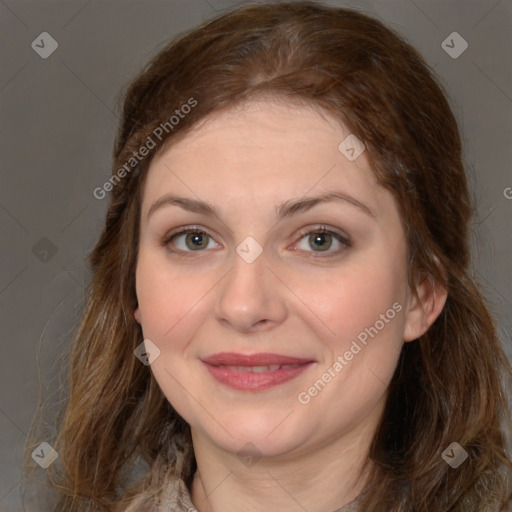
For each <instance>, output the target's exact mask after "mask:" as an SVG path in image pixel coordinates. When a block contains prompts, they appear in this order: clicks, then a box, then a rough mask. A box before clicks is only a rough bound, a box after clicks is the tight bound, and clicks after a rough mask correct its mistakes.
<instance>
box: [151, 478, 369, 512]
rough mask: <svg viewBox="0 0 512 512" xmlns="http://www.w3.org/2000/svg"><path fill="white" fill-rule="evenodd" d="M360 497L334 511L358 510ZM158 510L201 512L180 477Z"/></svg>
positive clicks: (166, 492)
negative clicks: (193, 502)
mask: <svg viewBox="0 0 512 512" xmlns="http://www.w3.org/2000/svg"><path fill="white" fill-rule="evenodd" d="M358 502H360V498H359V497H358V498H356V499H355V500H353V501H351V502H350V503H348V504H347V505H345V506H344V507H341V508H339V509H338V510H335V511H334V512H358V507H357V503H358ZM157 511H158V512H199V511H198V510H197V509H196V508H195V507H194V505H193V504H192V499H191V497H190V493H189V491H188V489H187V486H186V485H185V482H184V481H183V480H180V479H175V480H173V481H172V482H171V485H169V487H167V489H166V491H165V492H164V494H163V495H162V499H161V501H160V504H159V507H158V508H157Z"/></svg>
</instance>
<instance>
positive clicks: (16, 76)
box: [0, 0, 512, 512]
mask: <svg viewBox="0 0 512 512" xmlns="http://www.w3.org/2000/svg"><path fill="white" fill-rule="evenodd" d="M245 3H249V2H241V1H238V2H229V1H227V0H172V1H171V0H167V1H147V0H146V1H105V0H89V1H87V0H84V1H80V2H77V1H53V2H45V1H15V0H2V1H0V27H1V31H2V35H3V41H4V42H3V44H2V46H1V48H0V53H1V55H2V66H1V68H0V69H1V72H0V104H1V109H2V110H1V112H2V113H1V124H0V126H1V129H2V137H1V138H0V144H1V148H0V155H1V156H0V158H1V164H2V171H1V174H0V233H1V237H2V238H1V240H2V252H1V261H0V265H1V275H0V314H1V318H2V327H3V328H2V331H3V338H2V357H0V510H1V511H3V512H10V511H15V510H21V501H20V492H21V490H22V488H23V479H22V475H21V471H20V463H21V459H22V452H23V444H24V442H25V439H26V433H27V431H28V429H29V427H30V422H31V419H32V415H33V412H34V409H35V406H36V403H37V398H38V393H39V392H40V391H41V392H43V394H44V396H45V397H46V398H48V397H50V398H51V396H52V395H51V393H52V392H53V390H54V389H55V388H56V386H57V385H58V375H59V371H61V366H62V365H61V363H60V361H59V358H61V357H63V356H65V355H66V351H67V350H68V347H69V341H70V338H71V335H72V330H73V328H74V325H75V324H76V322H77V321H78V319H79V317H80V313H81V311H82V306H83V286H84V283H87V280H88V279H89V273H88V271H87V269H86V268H85V264H84V255H85V254H86V253H87V252H88V251H90V250H91V248H92V246H93V244H94V242H95V240H96V239H97V237H98V236H99V233H100V230H101V227H102V224H103V221H104V215H105V211H106V206H107V199H103V200H98V199H95V198H94V197H93V194H92V192H93V189H94V188H95V187H98V186H101V185H102V184H103V183H104V182H105V180H106V179H107V178H108V176H109V173H110V155H111V151H112V150H111V148H112V144H113V140H114V132H115V127H116V123H117V114H116V110H115V105H116V101H117V99H118V98H119V94H120V91H121V89H122V88H124V87H125V85H126V84H127V83H128V82H129V80H130V79H131V78H133V76H134V74H135V73H136V72H137V71H138V70H139V69H140V68H141V66H142V65H143V64H144V63H145V62H146V61H147V60H148V59H149V57H150V56H151V55H153V54H154V52H155V51H157V50H158V48H160V47H161V46H162V45H163V44H164V43H165V42H166V41H167V40H168V39H169V38H170V37H172V36H173V35H175V34H177V33H179V32H182V31H184V30H187V29H189V28H192V27H193V26H195V25H197V24H198V23H199V22H201V21H203V20H205V19H207V18H210V17H211V16H212V15H214V14H216V13H217V12H220V11H222V10H223V9H225V8H228V7H230V6H234V5H236V4H238V5H241V4H245ZM330 3H331V4H334V5H340V6H349V7H356V8H360V9H362V10H364V11H366V12H368V13H369V14H373V15H375V16H377V17H378V18H380V19H382V20H383V21H384V22H386V23H387V24H388V25H389V26H391V27H394V28H395V29H397V30H398V31H399V32H400V33H401V34H403V35H404V36H405V37H406V38H407V39H408V40H409V41H410V42H411V43H412V44H413V45H414V46H415V47H416V48H417V49H418V50H419V51H420V52H421V53H422V54H423V55H424V57H425V58H426V60H427V61H428V62H429V63H430V64H431V65H432V66H433V67H434V68H435V70H436V72H437V73H438V75H439V76H440V77H441V80H442V83H443V84H444V85H445V87H446V88H447V90H448V93H449V99H450V101H451V104H452V106H453V108H454V111H455V113H456V115H457V117H458V119H459V121H460V124H461V128H462V130H463V135H464V142H465V159H466V162H467V167H468V173H469V177H470V182H471V188H472V191H473V193H474V195H475V198H476V200H477V202H478V214H477V217H476V218H475V235H476V236H475V240H479V241H478V242H474V249H475V253H474V254H475V267H476V271H477V273H478V274H479V276H480V278H481V279H482V281H483V283H484V284H485V285H486V288H487V293H488V296H489V298H490V300H491V302H492V310H493V312H494V313H495V315H496V317H497V318H498V321H499V328H500V334H501V337H502V340H503V342H504V344H505V345H506V346H507V350H508V351H509V353H510V352H511V341H510V340H511V338H510V332H511V320H510V317H511V312H512V304H511V303H512V292H511V290H512V286H511V285H512V273H511V271H510V253H511V245H512V237H511V234H510V218H511V212H512V199H507V198H506V197H505V194H504V191H506V189H507V187H512V173H511V172H510V162H511V161H512V158H511V157H512V154H511V153H512V144H511V143H512V140H511V133H512V86H511V81H512V80H511V79H512V69H511V67H512V66H511V59H510V54H511V50H512V30H511V29H512V3H511V1H510V0H500V1H497V0H490V1H482V0H481V1H465V0H464V1H462V0H461V1H450V0H445V1H420V0H415V1H413V0H400V1H383V0H376V1H372V2H370V1H356V0H353V1H350V2H343V1H338V2H334V1H331V2H330ZM454 31H456V32H458V33H459V34H460V35H461V36H462V37H463V38H464V39H465V40H466V41H467V42H468V44H469V47H468V49H467V50H466V51H465V52H464V53H463V54H462V55H461V56H460V57H458V58H456V59H454V58H452V57H450V56H449V55H448V54H447V53H446V52H445V51H444V50H443V48H442V47H441V43H442V42H443V41H444V40H445V39H446V38H447V36H448V35H449V34H451V33H452V32H454ZM42 32H49V33H50V34H51V36H52V37H53V38H54V39H55V40H56V41H57V42H58V44H59V46H58V49H57V50H56V51H55V53H53V54H52V55H51V56H50V57H48V58H47V59H42V58H41V57H40V56H39V55H38V54H37V53H36V52H35V51H34V50H33V49H32V47H31V43H32V41H34V40H35V39H36V38H37V37H38V36H39V34H41V33H42ZM510 192H511V193H510V194H509V197H512V191H510ZM48 240H49V241H50V242H48ZM53 246H54V247H53ZM55 249H56V252H55V254H53V252H54V251H55ZM45 251H46V252H45ZM40 380H41V389H40ZM52 419H53V418H52V413H51V412H50V413H49V415H48V416H47V417H46V421H47V422H48V424H49V425H51V423H52ZM48 432H50V431H48ZM44 440H45V439H44V438H42V439H41V441H44ZM37 471H39V472H41V474H42V472H44V470H43V469H40V468H39V467H37ZM37 471H36V473H37ZM27 509H28V507H27ZM32 510H37V508H36V507H34V508H33V509H32Z"/></svg>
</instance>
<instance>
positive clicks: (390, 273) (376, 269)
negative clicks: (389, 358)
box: [300, 263, 406, 349]
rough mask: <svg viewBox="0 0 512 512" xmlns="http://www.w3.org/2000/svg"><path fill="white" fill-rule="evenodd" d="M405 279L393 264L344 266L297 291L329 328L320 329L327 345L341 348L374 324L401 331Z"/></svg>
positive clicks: (385, 329) (378, 327) (385, 328)
mask: <svg viewBox="0 0 512 512" xmlns="http://www.w3.org/2000/svg"><path fill="white" fill-rule="evenodd" d="M405 279H406V276H405V274H404V272H403V271H402V270H400V268H398V266H397V265H395V264H392V263H390V264H389V265H385V264H384V265H378V264H368V265H358V267H357V268H356V267H355V266H354V267H353V268H351V267H349V266H347V267H346V268H344V269H342V270H340V271H339V272H338V273H336V275H330V276H328V277H326V278H325V280H322V281H321V282H318V281H315V282H314V283H309V284H305V285H304V287H303V288H302V290H301V291H300V293H301V294H302V296H307V297H309V298H310V300H309V301H308V302H309V304H310V307H311V309H312V310H313V311H314V312H315V313H317V315H318V317H319V318H320V319H321V320H322V321H323V323H324V325H325V326H326V328H327V327H328V331H327V329H324V330H323V332H327V334H328V335H327V338H326V339H327V340H329V344H330V345H331V346H333V348H334V347H337V348H339V349H341V348H343V347H344V346H346V345H347V343H348V344H349V345H350V342H351V340H352V339H354V338H355V337H357V336H358V334H360V333H361V332H364V330H365V329H366V328H370V327H372V326H374V325H375V324H376V323H377V329H378V330H382V331H383V332H384V331H386V332H388V333H390V332H391V331H392V332H394V333H395V334H399V333H400V332H401V329H403V311H404V310H405V307H404V300H405V289H406V287H405ZM395 303H398V305H395V308H393V304H395ZM397 310H401V311H397ZM381 315H384V319H383V320H381V318H382V317H381ZM383 322H384V324H383ZM363 337H364V336H363Z"/></svg>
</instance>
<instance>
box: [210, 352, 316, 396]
mask: <svg viewBox="0 0 512 512" xmlns="http://www.w3.org/2000/svg"><path fill="white" fill-rule="evenodd" d="M201 361H202V362H203V364H204V365H205V366H206V368H207V369H208V371H209V372H210V374H211V375H212V376H213V377H214V378H215V379H216V380H217V381H219V382H220V383H222V384H225V385H226V386H229V387H231V388H233V389H238V390H242V391H264V390H266V389H269V388H272V387H274V386H277V385H279V384H283V383H284V382H288V381H290V380H292V379H294V378H295V377H297V376H299V375H300V374H301V373H302V372H303V371H304V370H306V369H307V368H309V367H310V366H311V365H312V364H313V363H314V362H315V361H314V360H312V359H303V358H298V357H290V356H284V355H280V354H270V353H261V354H251V355H246V354H235V353H232V352H221V353H218V354H213V355H211V356H208V357H205V358H204V359H201Z"/></svg>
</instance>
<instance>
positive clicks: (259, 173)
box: [143, 99, 389, 214]
mask: <svg viewBox="0 0 512 512" xmlns="http://www.w3.org/2000/svg"><path fill="white" fill-rule="evenodd" d="M352 137H354V136H353V135H352V134H351V133H350V131H349V130H348V129H347V128H346V126H344V124H343V123H342V122H341V121H340V120H338V119H336V118H334V117H333V116H331V115H329V114H328V113H327V112H325V111H322V110H321V109H319V108H315V107H313V106H309V105H300V104H297V103H290V102H284V101H279V100H272V99H260V100H252V101H249V102H246V103H243V104H241V105H238V106H237V107H234V108H229V109H226V110H223V111H220V112H215V113H214V114H212V115H210V116H208V117H206V118H205V119H204V120H203V121H201V122H200V123H198V124H197V125H196V126H195V127H194V128H193V129H192V130H191V131H190V132H189V133H187V134H186V136H184V137H183V138H180V139H179V140H178V141H177V142H175V143H172V139H171V140H170V144H169V145H168V147H167V148H166V149H165V150H164V151H163V152H162V153H160V154H158V155H157V156H156V157H155V158H154V160H153V161H152V163H151V165H150V168H149V170H148V176H147V179H146V183H145V190H144V196H143V197H144V200H143V214H144V212H147V210H148V208H149V207H150V204H149V203H150V202H152V201H154V200H156V199H157V198H158V197H159V196H160V195H162V194H163V193H167V192H169V191H173V192H174V191H179V192H181V193H183V194H187V195H189V196H194V195H195V196H199V197H200V198H202V199H212V200H213V198H214V197H216V198H217V199H218V201H222V200H224V201H229V200H234V201H236V200H238V201H240V200H241V199H242V198H243V199H244V201H247V200H249V198H253V199H256V198H258V199H259V204H260V205H262V202H263V203H267V202H268V203H269V204H276V203H278V202H281V201H282V200H285V199H287V197H286V196H293V197H300V196H304V195H305V194H308V192H310V191H311V193H312V194H318V193H325V192H330V191H331V190H332V189H333V188H336V189H341V190H342V191H343V192H346V193H350V194H352V195H354V196H358V197H359V198H361V200H362V199H363V198H364V199H365V200H366V202H371V203H372V204H373V206H374V208H375V210H376V211H378V210H379V209H380V208H381V206H384V205H383V204H382V205H381V204H380V203H382V201H383V200H385V199H386V197H385V196H386V194H387V195H388V196H389V192H387V191H386V190H385V189H383V188H382V187H380V186H379V185H378V184H377V183H376V180H375V177H374V175H373V172H372V170H371V168H370V166H369V163H368V160H367V158H366V154H365V151H363V152H362V153H361V154H360V156H358V157H357V158H355V159H352V160H351V159H349V158H348V157H347V154H348V153H347V152H346V149H347V146H350V145H352V146H353V145H354V144H353V142H354V140H353V139H352ZM347 138H348V139H347ZM347 140H348V143H344V141H347ZM340 144H342V147H341V149H340ZM349 149H350V148H349ZM355 149H356V150H357V149H361V148H357V147H356V148H355ZM353 153H354V152H352V155H353ZM348 155H350V154H348ZM387 201H388V202H389V197H388V198H387ZM384 202H385V201H384ZM253 206H254V204H253Z"/></svg>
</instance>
